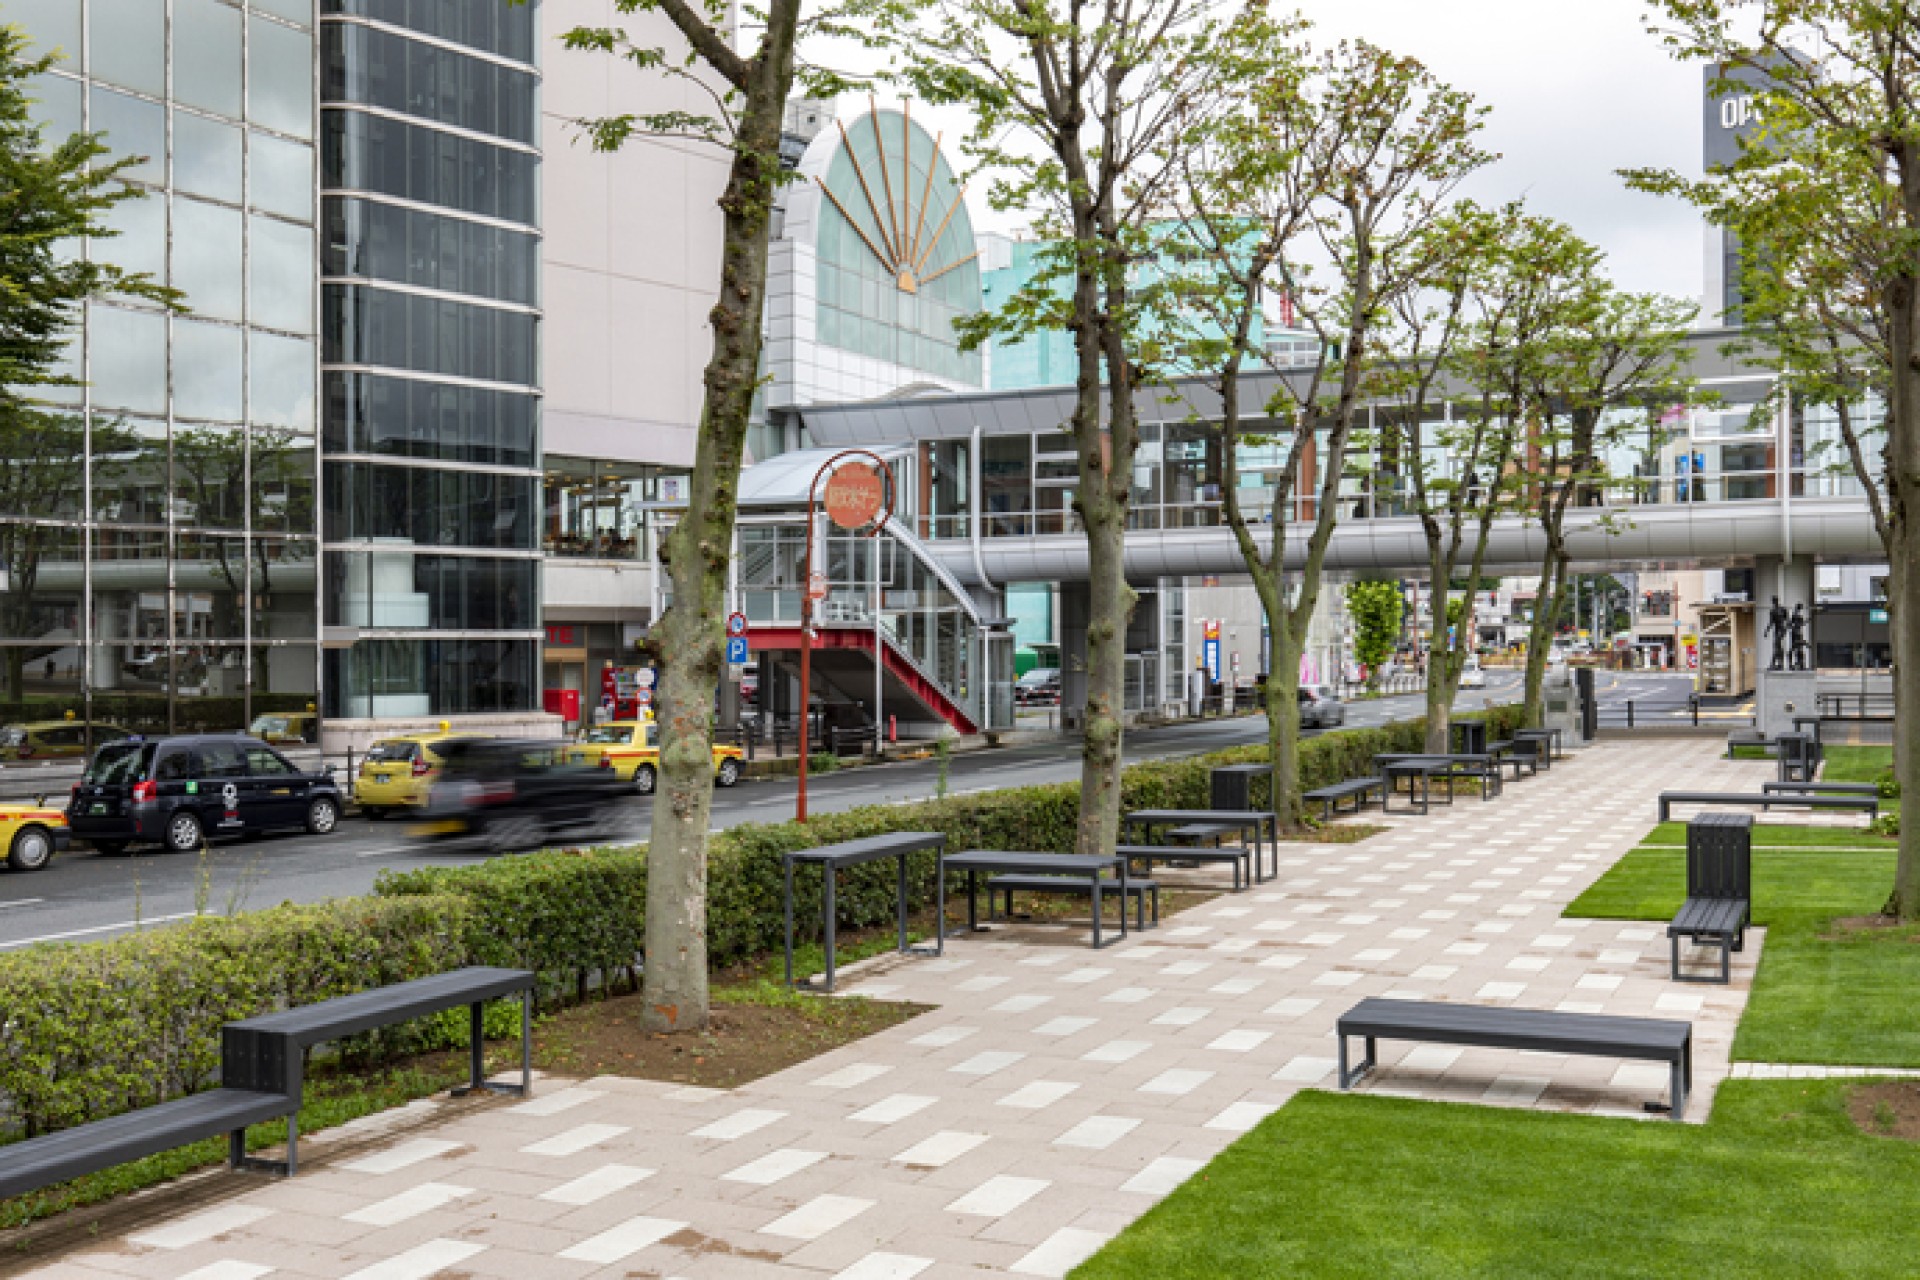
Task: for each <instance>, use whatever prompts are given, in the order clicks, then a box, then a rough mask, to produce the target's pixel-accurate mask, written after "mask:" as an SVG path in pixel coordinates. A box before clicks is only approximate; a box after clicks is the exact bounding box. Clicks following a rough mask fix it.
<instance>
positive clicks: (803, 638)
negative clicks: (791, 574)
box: [793, 449, 894, 822]
mask: <svg viewBox="0 0 1920 1280" xmlns="http://www.w3.org/2000/svg"><path fill="white" fill-rule="evenodd" d="M853 457H860V458H871V459H872V460H873V466H871V467H869V466H867V465H866V464H864V463H861V462H849V463H847V464H846V465H845V466H841V467H837V468H836V464H837V463H839V462H840V460H841V459H843V458H853ZM829 471H831V472H832V473H833V474H832V476H831V477H830V478H829V479H828V480H827V494H826V508H827V519H829V520H831V521H833V523H834V524H836V525H839V526H840V527H841V528H842V529H848V530H854V531H859V532H858V536H860V537H863V538H872V537H875V536H877V535H878V534H879V532H880V531H881V530H882V529H884V528H886V526H887V521H888V520H889V519H890V518H892V516H893V501H894V483H893V469H892V468H891V467H889V466H888V465H887V463H886V460H885V459H884V458H882V457H881V456H880V455H879V454H877V453H874V452H873V451H872V450H869V449H842V450H841V451H840V452H839V453H836V454H834V455H833V456H832V457H831V458H828V459H827V460H826V461H825V462H823V463H821V464H820V469H819V470H818V471H815V472H814V473H813V479H812V480H811V481H809V482H808V483H807V531H806V537H807V542H806V553H805V555H804V556H803V558H802V561H801V564H802V572H801V577H802V578H804V579H805V581H806V590H805V591H803V592H802V593H801V595H800V789H799V792H798V794H797V795H796V797H795V799H794V813H793V820H794V821H795V822H805V821H806V820H807V755H808V749H809V747H810V746H811V743H810V742H809V739H810V738H811V736H812V735H811V734H810V733H809V732H808V730H809V728H810V727H811V726H812V723H813V707H812V701H813V605H814V601H816V600H824V599H826V598H827V590H828V582H827V575H826V574H824V573H815V572H814V568H813V535H814V523H815V521H816V519H817V518H818V514H817V507H818V505H819V504H818V498H819V495H820V478H821V477H822V476H825V475H827V473H828V472H829ZM869 525H870V526H872V527H871V528H868V527H867V526H869ZM876 608H877V603H876ZM876 621H877V619H876ZM873 643H874V645H875V649H874V654H873V660H874V663H875V664H876V665H878V664H879V662H880V661H881V654H880V651H879V648H878V646H879V645H881V644H884V643H885V641H884V640H883V639H882V638H881V637H880V635H879V633H878V630H877V628H876V631H875V634H874V637H873ZM879 715H880V708H879V707H878V706H875V707H874V716H875V723H876V724H877V723H878V717H879Z"/></svg>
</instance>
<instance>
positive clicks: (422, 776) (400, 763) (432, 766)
mask: <svg viewBox="0 0 1920 1280" xmlns="http://www.w3.org/2000/svg"><path fill="white" fill-rule="evenodd" d="M462 740H463V738H462V736H457V735H455V734H454V732H453V731H452V729H451V727H450V726H448V725H447V724H446V722H444V721H442V722H441V726H440V727H439V728H438V729H429V730H426V731H425V732H422V733H403V734H401V735H399V736H398V737H394V738H382V739H380V741H378V742H376V743H374V744H373V745H372V746H371V747H368V748H367V758H366V759H365V760H362V761H361V762H360V769H359V771H358V772H357V773H356V774H355V775H354V779H353V802H354V803H355V804H357V805H359V806H360V812H361V813H364V814H365V815H367V817H369V818H372V819H375V820H378V819H380V818H384V817H386V816H387V814H389V813H391V812H392V811H393V810H395V809H418V808H420V807H422V806H423V805H425V804H426V803H427V793H428V792H429V791H431V790H432V789H433V784H434V780H435V779H437V778H438V777H439V776H440V765H441V762H442V761H443V760H444V759H445V756H446V748H447V744H448V743H451V742H458V741H462Z"/></svg>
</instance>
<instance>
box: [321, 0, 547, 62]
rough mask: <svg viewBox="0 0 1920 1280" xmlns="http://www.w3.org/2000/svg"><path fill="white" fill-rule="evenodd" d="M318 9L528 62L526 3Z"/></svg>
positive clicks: (331, 5)
mask: <svg viewBox="0 0 1920 1280" xmlns="http://www.w3.org/2000/svg"><path fill="white" fill-rule="evenodd" d="M320 9H321V12H323V13H341V14H352V15H355V16H357V17H362V18H373V19H375V20H377V21H380V22H385V23H389V24H391V25H392V26H396V27H406V28H408V29H409V30H412V31H420V32H424V33H425V34H427V35H430V36H438V37H439V38H440V39H442V40H451V41H452V42H453V43H455V44H463V45H466V46H467V47H468V48H470V49H483V50H485V51H486V52H488V53H497V54H499V55H500V56H501V57H503V58H514V59H517V60H519V61H521V62H532V61H533V44H534V13H533V6H532V5H506V4H501V3H499V0H321V4H320Z"/></svg>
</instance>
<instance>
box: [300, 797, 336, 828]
mask: <svg viewBox="0 0 1920 1280" xmlns="http://www.w3.org/2000/svg"><path fill="white" fill-rule="evenodd" d="M339 824H340V806H339V805H337V804H335V803H334V802H333V801H332V800H330V799H328V798H327V797H326V796H321V797H320V798H319V799H318V800H315V801H314V802H313V803H312V804H310V805H308V806H307V833H308V834H309V835H316V836H325V835H332V834H333V829H334V828H335V827H336V826H338V825H339Z"/></svg>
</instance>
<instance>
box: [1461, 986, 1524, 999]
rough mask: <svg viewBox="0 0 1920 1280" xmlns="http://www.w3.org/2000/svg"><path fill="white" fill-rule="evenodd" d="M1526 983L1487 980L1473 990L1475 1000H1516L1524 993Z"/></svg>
mask: <svg viewBox="0 0 1920 1280" xmlns="http://www.w3.org/2000/svg"><path fill="white" fill-rule="evenodd" d="M1526 991H1527V984H1526V983H1524V982H1489V983H1487V984H1486V985H1485V986H1483V987H1481V988H1480V990H1478V991H1476V992H1474V995H1473V998H1474V999H1476V1000H1518V999H1519V998H1520V997H1521V996H1523V995H1525V994H1526Z"/></svg>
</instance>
